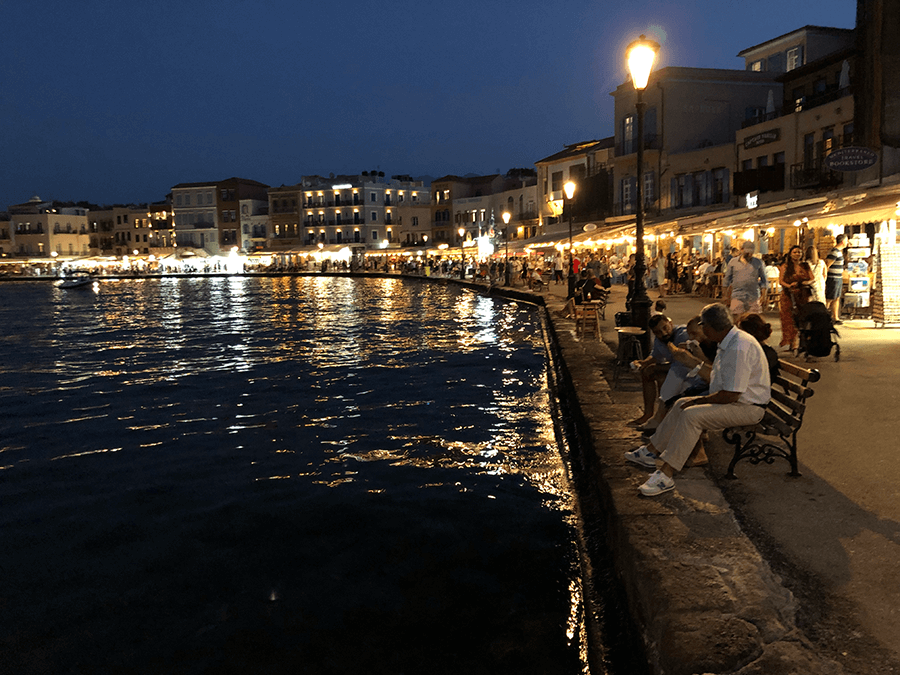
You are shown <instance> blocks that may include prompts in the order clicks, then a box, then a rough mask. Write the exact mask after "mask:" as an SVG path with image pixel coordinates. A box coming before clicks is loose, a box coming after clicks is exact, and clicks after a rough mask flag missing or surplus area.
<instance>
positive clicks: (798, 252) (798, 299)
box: [779, 246, 814, 353]
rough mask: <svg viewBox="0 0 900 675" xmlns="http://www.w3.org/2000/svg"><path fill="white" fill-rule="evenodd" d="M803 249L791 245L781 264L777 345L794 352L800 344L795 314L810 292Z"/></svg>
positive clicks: (810, 276) (807, 298) (810, 287)
mask: <svg viewBox="0 0 900 675" xmlns="http://www.w3.org/2000/svg"><path fill="white" fill-rule="evenodd" d="M802 254H803V251H802V249H801V248H800V247H799V246H791V249H790V250H789V251H788V254H787V257H786V259H785V262H784V265H782V266H781V276H780V277H779V281H780V282H781V306H780V311H781V342H780V343H779V346H781V347H785V346H787V347H789V348H790V349H791V351H793V352H794V353H796V352H797V349H798V348H799V346H800V333H799V332H798V331H797V319H796V317H797V315H798V314H799V312H800V308H801V307H803V305H805V304H806V303H807V302H809V296H810V295H811V294H812V285H813V283H814V282H813V274H812V270H811V269H809V265H807V264H806V263H805V262H803V260H801V258H802Z"/></svg>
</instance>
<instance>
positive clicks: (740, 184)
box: [734, 164, 785, 195]
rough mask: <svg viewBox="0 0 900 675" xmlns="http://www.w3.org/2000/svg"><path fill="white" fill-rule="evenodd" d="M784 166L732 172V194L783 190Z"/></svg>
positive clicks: (776, 165)
mask: <svg viewBox="0 0 900 675" xmlns="http://www.w3.org/2000/svg"><path fill="white" fill-rule="evenodd" d="M784 174H785V166H784V164H773V165H772V166H761V167H759V168H757V169H747V170H745V171H735V172H734V194H736V195H744V194H747V193H748V192H755V191H757V190H759V191H760V192H781V191H782V190H784Z"/></svg>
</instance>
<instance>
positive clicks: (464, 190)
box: [431, 174, 504, 246]
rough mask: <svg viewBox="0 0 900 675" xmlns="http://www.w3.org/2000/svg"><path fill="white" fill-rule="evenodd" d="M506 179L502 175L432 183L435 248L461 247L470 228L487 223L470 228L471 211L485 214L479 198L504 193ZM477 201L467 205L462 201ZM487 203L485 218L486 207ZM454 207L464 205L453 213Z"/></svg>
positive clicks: (448, 178) (450, 176)
mask: <svg viewBox="0 0 900 675" xmlns="http://www.w3.org/2000/svg"><path fill="white" fill-rule="evenodd" d="M503 183H504V177H503V176H501V175H500V174H492V175H489V176H469V177H461V176H453V175H448V176H443V177H441V178H438V179H437V180H434V181H432V182H431V240H432V242H434V243H435V244H437V245H439V244H448V245H452V246H460V245H461V243H462V242H463V241H464V240H465V238H466V237H467V236H469V235H468V234H467V228H468V227H472V228H476V229H477V227H478V226H479V223H481V224H482V226H483V223H484V222H485V221H478V220H475V221H471V222H472V225H471V226H469V222H470V221H469V220H468V217H467V216H466V215H465V214H466V212H468V211H478V213H479V214H480V212H481V210H482V202H481V201H479V200H478V198H481V197H485V196H488V195H493V194H495V193H497V192H500V191H502V189H503ZM463 199H466V200H468V199H475V202H473V203H469V204H465V203H464V202H461V201H460V200H463ZM487 203H489V202H484V204H485V206H484V209H485V217H487V215H486V214H487V211H486V209H487V206H486V204H487ZM455 204H461V206H460V207H459V209H458V210H456V211H455V210H454V205H455ZM460 231H462V232H460Z"/></svg>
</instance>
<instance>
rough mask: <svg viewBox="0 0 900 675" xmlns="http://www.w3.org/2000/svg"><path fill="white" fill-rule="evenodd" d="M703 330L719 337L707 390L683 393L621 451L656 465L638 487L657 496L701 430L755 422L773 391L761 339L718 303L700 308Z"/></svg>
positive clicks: (669, 483)
mask: <svg viewBox="0 0 900 675" xmlns="http://www.w3.org/2000/svg"><path fill="white" fill-rule="evenodd" d="M700 320H701V322H702V328H703V333H704V334H705V335H706V337H707V338H708V339H710V340H713V341H715V342H717V343H718V345H719V349H718V351H717V352H716V358H715V360H714V361H713V366H712V375H711V379H710V387H709V391H710V393H709V394H708V395H706V396H696V397H687V398H683V399H681V400H679V401H677V402H676V403H675V405H673V406H672V410H670V411H669V414H668V415H666V417H665V419H664V420H663V421H662V423H661V424H660V425H659V428H658V429H657V430H656V433H654V434H653V436H652V437H651V439H650V442H649V443H647V445H642V446H641V447H639V448H638V449H637V450H634V451H632V452H626V453H625V459H626V460H627V461H629V462H632V463H634V464H637V465H639V466H643V467H647V468H651V469H655V471H654V473H653V474H651V476H650V478H649V479H648V480H647V482H645V483H644V484H643V485H641V486H640V488H639V491H640V493H641V494H643V495H645V496H647V497H655V496H657V495H660V494H663V493H664V492H668V491H670V490H673V489H674V488H675V480H674V479H673V476H674V475H675V473H676V472H678V471H681V469H682V468H683V467H684V465H685V462H687V460H688V457H689V456H690V455H691V453H692V452H693V450H694V448H695V446H696V445H697V442H698V441H699V440H700V436H701V434H702V433H703V431H705V430H717V429H726V428H728V427H735V426H745V425H752V424H757V423H758V422H759V421H760V420H761V419H762V417H763V415H764V414H765V407H766V405H768V403H769V398H770V396H771V380H770V379H769V369H768V366H767V363H766V356H765V354H764V353H763V349H762V347H761V346H760V344H759V342H758V341H757V340H756V338H754V337H753V336H752V335H750V334H749V333H746V332H744V331H742V330H740V329H738V328H737V327H736V326H734V324H733V323H732V319H731V313H730V312H729V311H728V308H727V307H726V306H725V305H723V304H721V303H714V304H711V305H707V306H706V307H704V308H703V310H702V311H701V312H700Z"/></svg>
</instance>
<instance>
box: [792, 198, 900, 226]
mask: <svg viewBox="0 0 900 675" xmlns="http://www.w3.org/2000/svg"><path fill="white" fill-rule="evenodd" d="M898 205H900V194H897V193H892V194H886V195H884V194H883V195H876V196H869V197H864V198H863V199H860V200H858V201H855V202H853V203H850V204H845V205H841V204H840V203H839V201H838V200H835V201H834V202H829V203H828V204H827V205H826V207H825V209H827V213H821V214H820V215H817V216H816V217H815V218H810V219H809V225H810V226H811V227H828V226H829V225H839V226H848V225H864V224H866V223H880V222H882V221H884V220H893V219H896V218H897V217H898V216H897V211H898V210H900V209H898ZM829 207H831V208H829Z"/></svg>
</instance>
